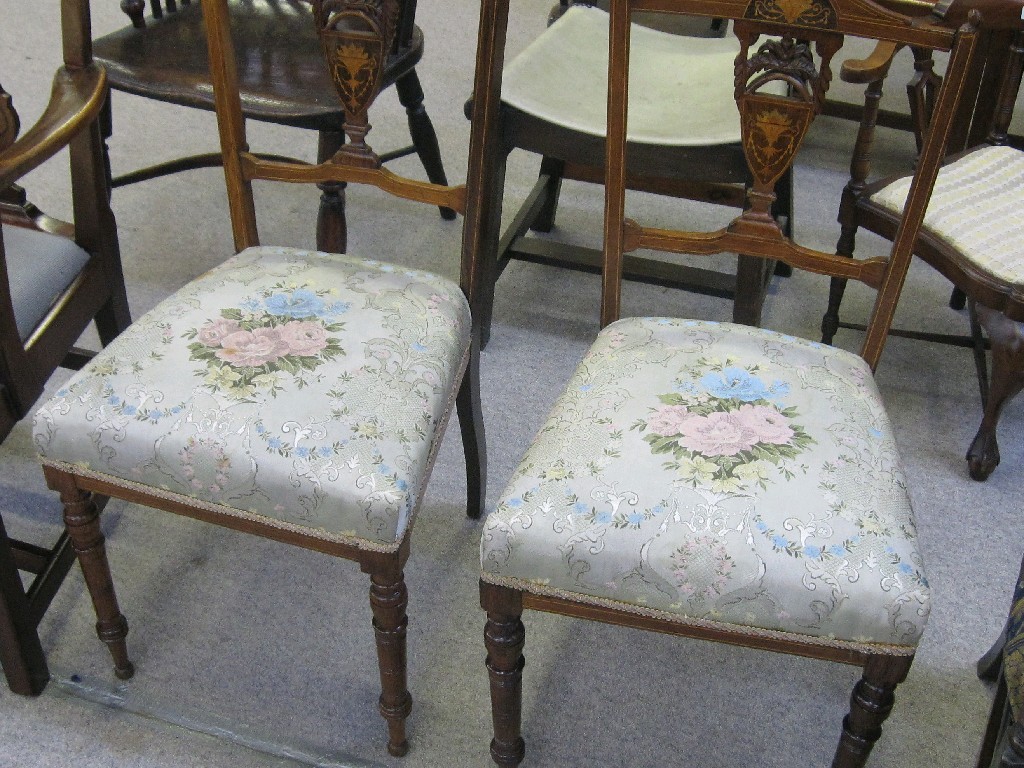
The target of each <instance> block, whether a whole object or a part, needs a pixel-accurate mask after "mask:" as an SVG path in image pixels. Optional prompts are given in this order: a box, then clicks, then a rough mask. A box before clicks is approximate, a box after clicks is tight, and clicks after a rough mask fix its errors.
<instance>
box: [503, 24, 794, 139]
mask: <svg viewBox="0 0 1024 768" xmlns="http://www.w3.org/2000/svg"><path fill="white" fill-rule="evenodd" d="M630 30H631V31H630V35H631V41H630V64H629V77H630V89H629V134H628V135H629V140H630V141H634V142H637V143H641V144H659V145H667V146H698V147H702V146H709V145H719V144H731V143H735V142H738V141H739V140H740V119H739V113H738V112H737V111H736V102H735V100H734V98H733V87H732V83H733V66H734V63H735V60H736V55H737V54H738V53H739V49H740V48H739V42H738V41H737V40H736V38H735V37H734V36H732V35H729V36H726V37H722V38H702V37H683V36H680V35H674V34H670V33H668V32H661V31H658V30H653V29H650V28H648V27H644V26H641V25H638V24H633V25H632V26H631V28H630ZM784 89H785V85H784V84H782V83H777V84H773V83H769V84H768V86H767V90H768V91H769V92H771V91H775V92H780V93H781V92H784ZM607 94H608V14H607V13H605V12H604V11H601V10H599V9H597V8H592V7H588V6H585V5H575V6H573V7H571V8H570V9H569V10H568V11H566V12H565V13H564V14H563V15H562V16H561V18H559V19H558V20H557V21H556V22H555V23H554V24H552V25H551V26H550V27H548V28H547V29H546V30H545V31H544V32H543V33H542V34H541V35H540V36H539V37H538V38H537V39H536V40H534V41H533V42H532V43H530V45H529V46H527V47H526V48H525V49H524V50H523V51H522V53H520V54H519V55H518V56H516V57H515V58H514V59H513V60H512V61H511V62H509V63H508V64H507V65H506V67H505V71H504V75H503V77H502V89H501V98H502V101H504V102H505V103H507V104H509V105H511V106H513V107H516V108H517V109H520V110H522V111H523V112H526V113H527V114H530V115H533V116H535V117H539V118H541V119H544V120H546V121H548V122H550V123H554V124H556V125H561V126H564V127H566V128H571V129H573V130H576V131H580V132H582V133H586V134H589V135H591V136H604V135H605V130H606V119H607V108H608V107H607V104H608V101H607V99H608V96H607Z"/></svg>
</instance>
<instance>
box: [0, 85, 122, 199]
mask: <svg viewBox="0 0 1024 768" xmlns="http://www.w3.org/2000/svg"><path fill="white" fill-rule="evenodd" d="M106 93H107V73H106V71H105V70H104V69H103V68H102V67H99V66H97V65H92V66H89V67H86V68H84V69H75V70H70V69H66V68H61V69H58V70H57V73H56V75H54V78H53V89H52V91H51V93H50V101H49V103H48V104H47V105H46V109H45V110H44V111H43V114H42V116H41V117H40V118H39V120H37V121H36V123H35V125H33V126H32V127H31V128H29V129H28V131H26V132H25V133H24V134H23V135H22V137H21V138H20V139H18V140H17V141H15V142H14V143H13V144H12V145H11V146H10V147H8V148H7V149H6V150H4V151H3V152H0V189H3V188H6V187H8V186H9V185H11V184H13V183H14V182H15V181H17V180H18V179H19V178H21V177H22V176H24V175H25V174H26V173H28V172H29V171H31V170H32V169H33V168H36V167H37V166H39V165H41V164H42V163H44V162H46V161H47V160H48V159H50V158H51V157H53V156H54V155H55V154H57V153H58V152H59V151H60V150H61V149H63V148H64V147H66V146H67V145H68V143H69V142H70V141H71V140H72V139H73V138H74V137H75V136H76V135H77V134H78V133H79V132H80V131H81V130H82V129H83V128H85V127H86V126H88V125H89V124H90V123H91V122H92V121H93V120H94V119H95V118H96V116H97V115H98V114H99V111H100V109H101V108H102V107H103V102H104V99H105V97H106Z"/></svg>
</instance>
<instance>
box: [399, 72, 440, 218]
mask: <svg viewBox="0 0 1024 768" xmlns="http://www.w3.org/2000/svg"><path fill="white" fill-rule="evenodd" d="M395 90H397V91H398V100H399V101H400V102H401V103H402V106H403V107H405V114H406V115H407V116H408V119H409V135H410V136H411V137H412V144H413V146H414V147H415V148H416V154H417V155H419V158H420V162H421V163H423V169H424V170H425V171H426V172H427V178H428V179H430V181H431V182H433V183H434V184H441V185H443V186H448V177H447V176H446V175H445V172H444V165H443V164H442V162H441V148H440V147H439V146H438V144H437V132H436V131H434V125H433V123H431V122H430V117H429V115H427V110H426V109H424V107H423V87H422V86H421V85H420V79H419V76H417V74H416V70H415V69H411V70H409V71H408V72H407V73H406V74H404V75H402V76H401V77H400V78H398V80H396V81H395ZM440 211H441V218H442V219H447V220H448V221H451V220H452V219H454V218H455V211H453V210H452V209H451V208H445V207H444V206H442V207H441V208H440Z"/></svg>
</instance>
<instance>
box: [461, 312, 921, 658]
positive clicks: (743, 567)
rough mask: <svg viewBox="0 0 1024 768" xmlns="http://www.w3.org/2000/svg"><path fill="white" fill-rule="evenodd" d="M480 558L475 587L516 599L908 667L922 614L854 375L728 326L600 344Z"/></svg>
mask: <svg viewBox="0 0 1024 768" xmlns="http://www.w3.org/2000/svg"><path fill="white" fill-rule="evenodd" d="M481 557H482V566H483V579H484V581H487V582H490V583H493V584H498V585H503V586H509V587H512V588H514V589H519V590H524V591H526V592H532V593H536V594H550V595H555V596H562V597H568V598H570V599H573V600H580V601H584V602H590V603H594V604H598V605H602V604H604V605H608V606H611V607H616V608H619V609H622V610H629V611H633V612H636V613H646V614H650V615H653V616H656V617H662V618H668V619H670V620H673V621H678V622H682V623H690V624H698V625H704V626H714V625H721V626H724V627H734V628H735V627H742V628H750V629H749V630H744V631H747V632H748V633H752V634H759V633H761V634H766V635H773V634H779V633H781V634H783V635H793V634H796V635H799V636H801V638H802V639H804V640H805V641H806V640H807V639H808V638H813V640H812V642H816V643H821V644H824V645H833V644H835V645H840V646H853V647H862V646H869V645H876V647H877V645H882V646H889V647H890V649H889V652H890V653H901V652H902V653H912V652H913V646H915V645H916V643H917V641H918V639H919V638H920V636H921V633H922V631H923V629H924V625H925V621H926V619H927V616H928V609H929V589H928V585H927V581H926V580H925V576H924V573H923V570H922V563H921V556H920V552H919V550H918V547H917V543H916V535H915V528H914V519H913V514H912V512H911V507H910V500H909V498H908V495H907V490H906V486H905V483H904V477H903V472H902V470H901V467H900V460H899V457H898V455H897V452H896V445H895V442H894V440H893V436H892V432H891V428H890V424H889V421H888V418H887V416H886V415H885V412H884V410H883V407H882V403H881V401H880V398H879V395H878V391H877V388H876V386H875V382H874V379H873V377H872V374H871V370H870V368H869V367H868V365H867V364H866V363H865V362H864V360H863V359H861V358H860V357H857V356H855V355H853V354H850V353H848V352H844V351H842V350H838V349H834V348H832V347H827V346H823V345H821V344H817V343H813V342H808V341H803V340H799V339H796V338H793V337H791V336H784V335H782V334H778V333H774V332H771V331H765V330H760V329H755V328H747V327H745V326H737V325H731V324H729V325H726V324H719V323H713V322H699V321H692V320H678V319H661V318H643V319H628V320H621V321H619V322H616V323H613V324H611V325H609V326H608V327H607V328H605V329H604V331H602V333H601V334H600V336H599V337H598V339H597V341H596V343H595V344H594V346H593V347H592V348H591V350H590V352H589V353H588V354H587V355H586V357H585V358H584V359H583V361H582V362H581V363H580V365H579V367H578V369H577V370H576V373H575V375H574V376H573V378H572V380H571V381H570V382H569V384H568V386H567V388H566V391H565V392H564V394H563V395H562V396H561V398H560V399H559V400H558V402H557V404H556V405H555V406H554V409H553V411H552V413H551V415H550V416H549V418H548V420H547V422H546V424H545V425H544V427H543V428H542V430H541V431H540V433H539V434H538V436H537V438H536V439H535V441H534V443H533V445H532V446H531V447H530V449H529V451H528V452H527V454H526V456H525V457H524V458H523V460H522V462H521V464H520V465H519V468H518V469H517V470H516V472H515V473H514V476H513V478H512V480H511V482H510V484H509V486H508V488H507V490H506V491H505V493H504V494H503V496H502V498H501V501H500V502H499V504H498V507H497V510H496V511H495V512H494V513H493V514H492V515H491V516H490V517H489V518H488V519H487V522H486V527H485V531H484V535H483V542H482V553H481ZM900 647H906V648H905V650H903V651H901V650H900Z"/></svg>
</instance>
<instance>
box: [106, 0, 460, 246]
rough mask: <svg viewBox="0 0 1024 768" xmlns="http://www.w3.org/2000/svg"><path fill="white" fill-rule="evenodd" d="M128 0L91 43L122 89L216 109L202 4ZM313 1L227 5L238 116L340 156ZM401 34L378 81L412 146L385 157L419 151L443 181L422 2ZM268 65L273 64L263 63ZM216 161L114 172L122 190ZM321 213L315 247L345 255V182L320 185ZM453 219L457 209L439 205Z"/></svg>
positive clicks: (405, 10) (406, 11)
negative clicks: (427, 105) (426, 72)
mask: <svg viewBox="0 0 1024 768" xmlns="http://www.w3.org/2000/svg"><path fill="white" fill-rule="evenodd" d="M150 5H151V8H152V18H150V19H146V17H145V6H146V3H145V0H124V2H122V3H121V7H122V8H123V9H124V10H125V12H126V13H127V14H128V16H129V17H130V18H131V22H132V23H131V25H130V26H127V27H125V28H124V29H121V30H118V31H116V32H113V33H111V34H109V35H105V36H103V37H101V38H99V39H98V40H96V42H95V56H96V60H97V61H99V62H100V63H101V64H103V65H104V66H105V67H107V70H108V72H109V77H110V84H111V87H112V88H113V89H115V90H118V91H124V92H125V93H131V94H135V95H136V96H143V97H146V98H149V99H155V100H157V101H163V102H168V103H170V104H178V105H181V106H185V107H195V108H197V109H205V110H211V111H212V110H213V93H212V91H211V89H210V75H209V70H208V65H207V58H206V44H205V42H204V37H203V28H202V13H201V9H200V4H199V2H198V0H196V2H192V1H191V0H151V1H150ZM311 8H312V6H311V0H259V1H258V2H244V1H242V0H233V1H232V3H231V24H232V28H233V29H234V30H235V40H236V42H235V53H236V55H237V56H238V66H239V78H240V88H241V94H242V114H244V115H245V116H246V117H247V118H251V119H253V120H261V121H264V122H269V123H276V124H280V125H289V126H295V127H298V128H305V129H308V130H313V131H317V133H318V136H319V144H318V150H317V159H318V161H320V162H322V161H324V160H326V159H327V158H329V157H331V156H332V155H334V153H335V152H336V151H337V150H338V149H339V148H340V146H341V144H342V143H343V142H344V141H345V132H344V130H343V128H342V126H343V123H344V121H345V114H344V112H343V110H342V109H341V107H340V105H339V104H338V102H337V100H336V99H334V98H333V96H332V94H333V92H334V90H333V89H334V87H333V85H332V84H331V81H330V78H329V77H328V75H327V73H326V72H325V71H324V67H323V65H322V62H321V61H320V52H319V49H318V46H317V45H316V39H315V35H314V31H313V21H312V18H311V14H312V11H311ZM398 13H399V17H398V19H397V21H396V33H395V39H394V42H393V43H392V47H391V49H390V53H389V54H388V56H387V59H386V64H385V67H384V75H383V80H382V84H381V87H382V88H386V87H389V86H391V85H394V86H395V89H396V91H397V92H398V98H399V100H400V101H401V103H402V105H403V106H404V107H405V109H406V113H407V115H408V121H409V132H410V135H411V136H412V146H411V147H407V148H403V149H398V150H395V151H393V152H389V153H386V154H382V155H381V158H382V160H383V161H385V162H387V161H388V160H391V159H394V158H397V157H402V156H404V155H408V154H411V153H412V152H413V151H415V152H416V154H417V155H419V158H420V161H421V162H422V163H423V167H424V169H425V170H426V173H427V177H428V178H429V179H430V181H432V182H434V183H435V184H441V185H444V184H447V183H448V182H447V180H446V177H445V172H444V166H443V165H442V162H441V153H440V150H439V148H438V143H437V136H436V135H435V133H434V128H433V126H432V125H431V122H430V118H429V117H428V116H427V112H426V110H425V109H424V107H423V89H422V88H421V86H420V81H419V77H418V76H417V74H416V64H417V63H419V60H420V58H421V57H422V56H423V33H422V31H421V30H420V28H419V27H417V26H416V24H415V17H416V0H402V2H401V3H399V5H398ZM268 62H272V65H270V66H267V64H268ZM218 163H220V153H219V152H215V153H212V154H202V155H197V156H191V157H185V158H179V159H176V160H173V161H170V162H167V163H162V164H160V165H157V166H153V167H147V168H143V169H139V170H136V171H133V172H131V173H127V174H124V175H121V176H118V177H117V178H115V179H114V180H113V186H114V187H115V188H116V187H119V186H122V185H124V184H131V183H134V182H138V181H144V180H146V179H151V178H154V177H157V176H162V175H165V174H168V173H175V172H177V171H182V170H188V169H191V168H200V167H209V166H211V165H216V164H218ZM321 189H322V192H323V194H322V196H321V200H320V210H319V214H318V218H317V248H319V249H320V250H324V251H331V252H334V253H343V252H344V251H345V247H346V236H347V231H346V224H345V198H344V185H340V184H323V185H322V187H321ZM441 213H442V215H443V216H444V217H445V218H447V219H453V218H454V217H455V212H454V211H453V210H452V209H450V208H442V209H441Z"/></svg>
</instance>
